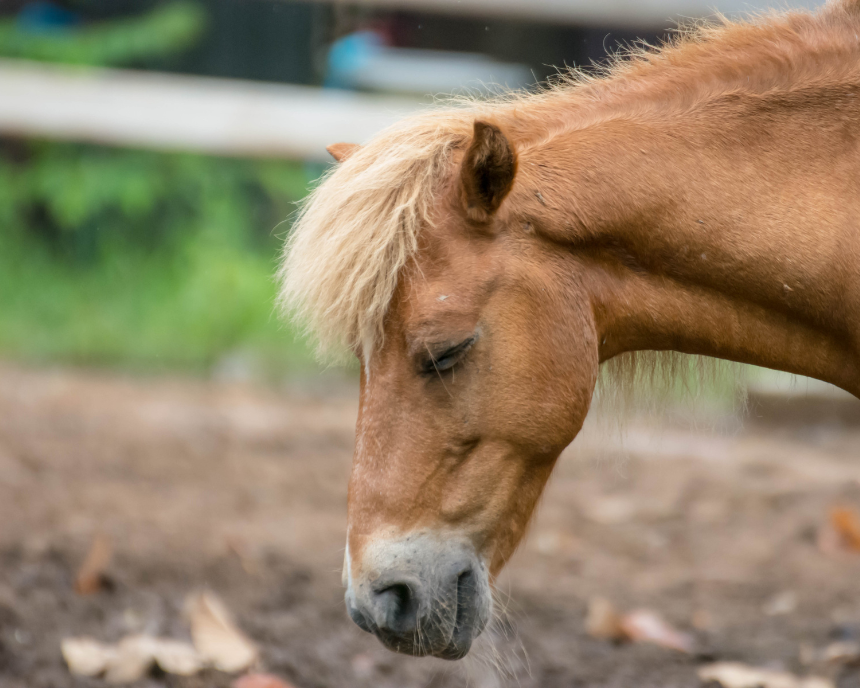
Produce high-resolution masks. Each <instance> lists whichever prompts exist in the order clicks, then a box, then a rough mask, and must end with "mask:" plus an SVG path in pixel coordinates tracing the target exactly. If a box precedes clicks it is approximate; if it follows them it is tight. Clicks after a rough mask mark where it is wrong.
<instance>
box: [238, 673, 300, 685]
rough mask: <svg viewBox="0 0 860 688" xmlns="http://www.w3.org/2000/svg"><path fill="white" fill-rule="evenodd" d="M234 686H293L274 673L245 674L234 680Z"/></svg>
mask: <svg viewBox="0 0 860 688" xmlns="http://www.w3.org/2000/svg"><path fill="white" fill-rule="evenodd" d="M232 688H293V686H292V684H289V683H287V682H286V681H284V680H283V679H281V678H278V677H277V676H275V675H273V674H245V675H244V676H241V677H239V678H237V679H236V680H235V681H233V687H232Z"/></svg>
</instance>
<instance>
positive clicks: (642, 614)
mask: <svg viewBox="0 0 860 688" xmlns="http://www.w3.org/2000/svg"><path fill="white" fill-rule="evenodd" d="M620 626H621V630H622V631H623V633H624V635H625V636H626V637H627V638H629V639H630V640H632V641H633V642H637V643H651V644H653V645H659V646H660V647H665V648H668V649H670V650H677V651H678V652H687V653H689V652H692V651H693V647H694V645H695V642H694V640H693V637H692V636H691V635H690V634H688V633H682V632H681V631H679V630H677V629H676V628H674V627H673V626H672V625H671V624H670V623H669V622H668V621H666V620H665V619H664V618H663V617H662V616H660V615H659V614H658V613H657V612H653V611H651V610H649V609H640V610H637V611H634V612H630V613H629V614H625V615H624V616H622V617H621V621H620Z"/></svg>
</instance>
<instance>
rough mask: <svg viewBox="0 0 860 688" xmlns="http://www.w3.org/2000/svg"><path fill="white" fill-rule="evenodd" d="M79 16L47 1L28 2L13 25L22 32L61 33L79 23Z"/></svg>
mask: <svg viewBox="0 0 860 688" xmlns="http://www.w3.org/2000/svg"><path fill="white" fill-rule="evenodd" d="M80 20H81V18H80V16H79V15H77V14H76V13H75V12H72V11H71V10H67V9H66V8H65V7H60V6H59V5H56V4H54V3H53V2H47V0H37V2H30V3H28V4H26V5H24V7H23V8H21V11H20V12H18V16H17V17H16V18H15V25H16V26H17V27H18V28H19V29H20V30H22V31H27V32H30V33H44V32H48V31H58V30H60V31H62V30H63V29H67V28H69V27H71V26H75V25H76V24H78V23H80Z"/></svg>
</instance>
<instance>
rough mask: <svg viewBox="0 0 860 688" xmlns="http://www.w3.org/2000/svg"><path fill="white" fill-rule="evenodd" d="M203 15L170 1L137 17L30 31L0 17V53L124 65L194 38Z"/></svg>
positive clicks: (159, 54) (188, 4) (189, 5)
mask: <svg viewBox="0 0 860 688" xmlns="http://www.w3.org/2000/svg"><path fill="white" fill-rule="evenodd" d="M205 26H206V13H205V11H204V10H203V8H202V7H201V6H200V5H198V4H197V3H193V2H185V1H182V0H180V1H179V2H172V3H170V4H167V5H162V6H160V7H156V8H155V9H154V10H152V11H151V12H149V13H148V14H145V15H143V16H140V17H134V18H131V19H124V20H115V21H110V22H100V23H97V24H93V25H92V26H86V25H85V26H82V27H80V28H78V27H72V28H68V29H65V30H62V31H58V30H52V31H45V32H34V31H27V30H22V28H21V27H20V26H19V24H18V23H17V22H16V21H15V20H14V19H6V20H4V21H0V55H3V56H4V57H16V58H22V59H28V60H44V61H48V62H62V63H66V64H79V65H95V66H104V65H126V64H130V63H134V62H137V61H139V60H142V59H149V58H153V57H159V58H163V57H167V56H170V55H174V54H177V53H180V52H182V51H183V50H185V49H187V48H189V47H191V46H192V45H194V44H195V43H196V42H197V39H198V38H199V37H200V36H201V35H202V34H203V31H204V29H205Z"/></svg>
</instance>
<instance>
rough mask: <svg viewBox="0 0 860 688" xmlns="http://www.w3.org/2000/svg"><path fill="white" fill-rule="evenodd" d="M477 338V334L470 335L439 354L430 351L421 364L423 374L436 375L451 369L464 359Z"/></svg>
mask: <svg viewBox="0 0 860 688" xmlns="http://www.w3.org/2000/svg"><path fill="white" fill-rule="evenodd" d="M475 339H476V337H475V336H472V337H469V338H468V339H466V340H464V341H462V342H460V343H459V344H455V345H454V346H451V347H448V348H447V349H443V350H442V351H440V352H439V353H438V354H434V353H433V351H432V350H431V351H428V355H427V358H425V359H424V360H423V361H421V364H420V367H421V374H422V375H435V374H437V373H443V372H445V371H446V370H451V368H453V367H454V366H455V365H457V364H458V363H459V362H460V361H461V360H462V359H463V356H465V355H466V352H467V351H469V349H471V348H472V344H474V343H475Z"/></svg>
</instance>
